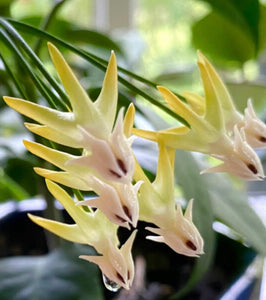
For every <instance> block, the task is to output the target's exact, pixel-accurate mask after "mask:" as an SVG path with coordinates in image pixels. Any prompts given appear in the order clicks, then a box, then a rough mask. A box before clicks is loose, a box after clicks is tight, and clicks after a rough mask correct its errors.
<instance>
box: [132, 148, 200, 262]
mask: <svg viewBox="0 0 266 300" xmlns="http://www.w3.org/2000/svg"><path fill="white" fill-rule="evenodd" d="M174 154H175V152H174V150H173V149H166V148H165V146H164V145H163V144H161V143H160V144H159V159H158V167H157V174H156V178H155V180H154V182H153V183H151V182H150V181H149V179H148V178H147V177H146V175H145V173H144V172H143V170H142V168H141V167H140V165H139V164H138V163H137V162H136V167H135V168H136V170H135V174H134V178H135V180H142V181H143V182H144V183H143V184H142V185H141V187H140V189H139V206H140V216H139V219H140V220H143V221H145V222H149V223H153V224H154V225H156V226H157V227H147V228H146V229H148V230H149V231H151V232H153V233H155V234H157V236H148V237H147V238H148V239H150V240H153V241H156V242H162V243H165V244H167V245H168V246H169V247H170V248H172V249H173V250H174V251H176V252H177V253H180V254H183V255H186V256H199V255H200V254H203V240H202V237H201V235H200V233H199V231H198V229H197V228H196V226H195V225H194V224H193V221H192V205H193V202H192V200H191V201H190V202H189V204H188V206H187V210H186V212H185V214H183V212H182V209H181V206H180V204H179V203H175V199H174Z"/></svg>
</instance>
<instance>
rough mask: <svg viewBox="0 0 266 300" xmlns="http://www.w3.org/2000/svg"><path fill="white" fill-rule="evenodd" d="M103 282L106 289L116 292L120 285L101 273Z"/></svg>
mask: <svg viewBox="0 0 266 300" xmlns="http://www.w3.org/2000/svg"><path fill="white" fill-rule="evenodd" d="M103 283H104V285H105V287H106V288H107V290H109V291H111V292H117V291H118V290H119V289H120V285H118V284H117V283H116V282H114V281H112V280H110V279H109V278H108V277H106V276H105V275H104V274H103Z"/></svg>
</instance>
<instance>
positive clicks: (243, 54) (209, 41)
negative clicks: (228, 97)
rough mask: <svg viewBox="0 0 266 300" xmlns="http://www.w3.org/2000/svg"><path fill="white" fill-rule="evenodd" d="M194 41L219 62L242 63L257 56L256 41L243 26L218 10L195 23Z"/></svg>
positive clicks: (197, 46)
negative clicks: (236, 23) (237, 24)
mask: <svg viewBox="0 0 266 300" xmlns="http://www.w3.org/2000/svg"><path fill="white" fill-rule="evenodd" d="M192 33H193V43H194V45H195V47H196V48H197V49H200V50H201V51H203V53H205V54H207V55H209V56H210V57H212V59H213V60H215V61H216V62H217V63H220V64H223V65H224V64H226V63H227V64H232V63H235V64H236V63H237V64H239V65H242V64H243V63H244V62H245V61H247V60H249V59H251V58H253V57H254V56H255V49H256V47H255V43H254V41H253V39H252V37H251V35H250V34H248V33H247V32H246V31H245V30H244V29H243V28H242V27H239V26H236V25H235V24H234V22H232V21H231V20H229V19H228V18H225V17H224V16H222V15H221V14H218V13H217V12H211V13H210V14H208V15H207V16H205V17H204V18H203V19H201V20H199V21H198V22H196V23H195V24H194V25H193V28H192Z"/></svg>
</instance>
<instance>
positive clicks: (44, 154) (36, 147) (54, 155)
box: [23, 141, 88, 174]
mask: <svg viewBox="0 0 266 300" xmlns="http://www.w3.org/2000/svg"><path fill="white" fill-rule="evenodd" d="M23 143H24V145H25V147H26V148H27V149H28V150H29V151H30V152H31V153H33V154H35V155H37V156H39V157H41V158H42V159H45V160H47V161H49V162H50V163H52V164H54V165H55V166H57V167H58V168H61V169H62V170H70V171H73V172H76V173H77V172H80V173H81V174H82V173H85V171H87V170H86V169H85V171H84V168H81V167H79V168H77V167H75V168H73V166H72V170H71V166H67V167H66V163H67V162H68V161H69V160H73V159H75V158H77V157H78V156H74V155H71V154H68V153H65V152H61V151H58V150H54V149H51V148H49V147H46V146H43V145H41V144H38V143H35V142H30V141H23ZM87 172H88V171H87Z"/></svg>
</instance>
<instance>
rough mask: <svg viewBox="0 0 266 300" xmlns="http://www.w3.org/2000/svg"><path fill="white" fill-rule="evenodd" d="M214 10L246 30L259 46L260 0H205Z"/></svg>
mask: <svg viewBox="0 0 266 300" xmlns="http://www.w3.org/2000/svg"><path fill="white" fill-rule="evenodd" d="M203 1H205V2H207V3H209V4H210V5H211V6H212V8H213V10H214V11H215V12H216V13H218V14H220V15H222V16H223V17H224V18H226V19H228V20H229V21H230V22H232V23H233V24H234V25H235V26H237V27H238V28H240V29H241V30H242V31H244V32H246V34H247V35H250V37H251V38H252V40H253V42H254V44H255V47H256V48H257V47H258V35H259V17H260V9H259V1H258V0H241V1H239V0H203Z"/></svg>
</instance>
